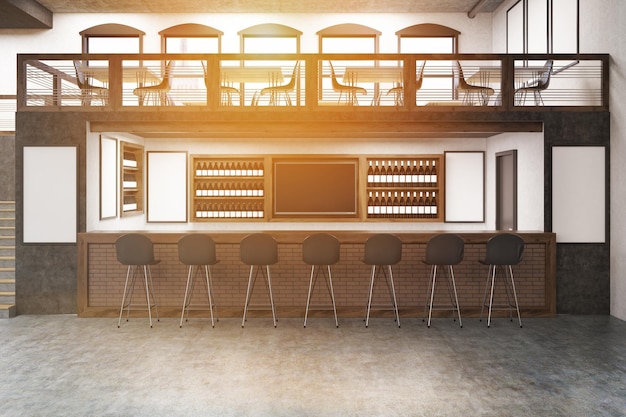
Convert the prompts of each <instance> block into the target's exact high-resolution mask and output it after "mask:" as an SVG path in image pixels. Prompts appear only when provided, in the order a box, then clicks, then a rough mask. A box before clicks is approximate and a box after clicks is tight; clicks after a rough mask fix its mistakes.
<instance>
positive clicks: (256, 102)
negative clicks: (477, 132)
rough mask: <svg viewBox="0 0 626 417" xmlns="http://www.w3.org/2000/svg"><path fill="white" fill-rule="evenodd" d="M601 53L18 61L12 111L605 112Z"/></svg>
mask: <svg viewBox="0 0 626 417" xmlns="http://www.w3.org/2000/svg"><path fill="white" fill-rule="evenodd" d="M608 66H609V56H608V55H606V54H556V55H539V54H533V55H515V54H512V55H509V54H458V55H456V54H455V55H451V54H106V55H104V54H91V55H81V54H21V55H19V58H18V94H17V109H18V111H48V110H65V109H71V110H72V111H77V110H79V111H82V110H87V111H93V110H100V111H102V110H110V111H124V110H127V109H132V110H135V111H136V110H146V111H153V110H155V107H159V110H162V111H163V110H167V111H171V110H174V111H175V110H183V109H184V110H188V109H189V108H196V109H198V108H199V107H201V108H203V109H209V110H219V111H238V112H241V111H254V110H255V109H258V108H259V107H266V108H275V109H276V110H286V109H287V108H297V109H299V110H307V111H315V110H318V109H320V108H323V109H324V110H327V109H330V108H332V109H336V110H337V111H355V110H356V111H365V109H368V110H370V111H372V110H373V111H390V110H393V111H408V112H414V111H428V110H437V109H438V108H440V107H445V108H446V109H448V108H450V107H454V108H455V110H457V111H458V110H461V111H486V110H487V111H516V110H522V111H546V110H548V109H550V110H554V109H555V108H558V109H560V110H563V109H569V110H573V111H576V110H582V109H584V110H586V111H589V110H592V111H593V110H608V71H609V68H608Z"/></svg>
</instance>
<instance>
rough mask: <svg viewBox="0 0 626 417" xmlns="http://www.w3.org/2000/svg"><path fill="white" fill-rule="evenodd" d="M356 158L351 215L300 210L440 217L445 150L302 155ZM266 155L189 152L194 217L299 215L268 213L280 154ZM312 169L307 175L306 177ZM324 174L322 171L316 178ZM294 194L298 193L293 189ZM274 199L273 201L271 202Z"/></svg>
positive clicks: (373, 217) (362, 216) (384, 217)
mask: <svg viewBox="0 0 626 417" xmlns="http://www.w3.org/2000/svg"><path fill="white" fill-rule="evenodd" d="M351 158H354V159H352V160H353V161H354V163H355V164H357V168H358V169H357V171H358V173H359V174H358V177H360V178H357V179H358V181H356V183H355V187H356V188H355V193H356V199H357V200H358V201H357V204H356V207H359V209H358V210H356V211H355V214H354V215H351V216H337V215H336V214H335V215H325V214H324V213H320V214H319V215H317V216H313V215H311V214H310V213H308V214H307V215H303V216H301V218H302V220H310V219H311V218H321V219H326V220H329V221H334V220H349V219H351V220H353V221H389V220H393V221H413V222H441V221H443V214H444V213H443V207H444V201H443V199H444V192H443V172H444V170H443V166H442V165H443V155H437V154H435V155H398V156H380V157H378V156H362V157H347V156H345V155H341V156H337V157H334V156H328V155H326V156H323V158H322V157H319V156H318V157H316V158H312V159H311V158H309V159H307V158H304V159H302V160H300V161H309V160H310V161H317V162H318V163H319V161H320V160H323V161H324V162H328V161H334V160H337V161H345V160H347V159H351ZM284 159H285V158H284V157H282V156H281V157H279V158H278V159H275V158H272V157H269V156H266V157H257V156H232V157H228V156H226V157H222V156H220V157H213V156H210V155H192V156H191V164H190V167H191V173H190V176H191V179H192V180H191V193H190V194H191V195H190V207H191V219H192V221H198V222H202V221H228V220H231V221H232V220H236V221H248V220H249V221H268V220H281V219H282V220H285V218H288V219H290V220H294V219H299V218H300V217H299V216H297V215H293V214H292V215H290V216H284V215H282V214H281V215H280V216H279V215H272V210H271V203H272V202H273V201H274V199H275V198H276V196H274V195H273V192H274V185H273V181H276V180H277V179H276V178H275V177H274V176H273V175H272V164H274V162H275V161H276V160H281V161H282V160H284ZM310 176H311V175H307V177H310ZM321 177H323V175H321V174H320V178H321ZM296 194H297V193H296ZM274 203H275V202H274Z"/></svg>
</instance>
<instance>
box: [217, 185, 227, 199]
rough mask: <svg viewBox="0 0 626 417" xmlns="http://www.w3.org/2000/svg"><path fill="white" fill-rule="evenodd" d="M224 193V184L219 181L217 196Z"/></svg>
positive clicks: (222, 195)
mask: <svg viewBox="0 0 626 417" xmlns="http://www.w3.org/2000/svg"><path fill="white" fill-rule="evenodd" d="M225 193H226V190H224V184H223V183H220V186H219V188H218V190H217V196H218V197H224V196H225Z"/></svg>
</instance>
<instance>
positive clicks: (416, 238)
mask: <svg viewBox="0 0 626 417" xmlns="http://www.w3.org/2000/svg"><path fill="white" fill-rule="evenodd" d="M127 233H143V234H146V235H149V236H150V238H151V239H152V241H153V242H154V243H155V244H168V243H177V242H178V240H179V239H180V238H181V237H183V236H184V235H186V234H190V233H203V234H207V235H209V236H211V237H212V238H213V240H214V241H215V243H217V244H236V243H239V242H240V241H241V239H243V238H244V237H245V236H247V235H248V234H250V233H267V234H270V235H272V236H274V238H275V239H276V240H277V241H278V243H279V244H281V243H282V244H294V243H302V241H303V240H304V239H305V238H306V237H307V236H309V235H311V234H314V233H330V234H333V235H335V236H336V237H337V239H339V241H340V242H341V243H352V244H355V243H356V244H359V243H364V242H365V241H366V240H367V239H368V238H369V237H370V236H372V235H374V234H379V233H391V234H393V235H396V236H398V237H399V238H400V239H401V240H402V242H403V243H404V244H422V243H426V242H428V240H429V239H430V238H432V237H433V236H435V235H437V234H440V233H456V234H458V235H460V236H461V237H462V238H463V239H465V242H466V243H486V242H487V240H489V238H490V237H492V236H493V235H495V234H498V233H504V232H502V231H495V230H491V231H487V230H484V231H456V230H455V231H452V230H428V231H401V232H398V231H393V232H385V231H380V230H376V231H353V230H264V231H233V232H225V231H196V230H194V231H176V232H153V231H145V230H138V231H132V230H128V231H111V232H109V231H102V232H85V233H79V234H78V242H79V244H80V243H87V244H89V243H115V240H116V239H117V238H118V237H120V236H122V235H124V234H127ZM510 233H515V234H518V235H520V236H521V237H522V238H523V239H524V242H526V243H544V244H545V243H552V244H555V243H556V234H555V233H551V232H542V231H514V232H510Z"/></svg>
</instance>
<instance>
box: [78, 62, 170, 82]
mask: <svg viewBox="0 0 626 417" xmlns="http://www.w3.org/2000/svg"><path fill="white" fill-rule="evenodd" d="M77 70H78V71H80V72H82V73H83V74H85V76H86V77H87V78H91V79H94V80H98V81H100V82H101V83H103V84H104V85H108V83H109V78H110V77H109V71H110V68H109V67H105V66H91V65H83V66H79V67H78V68H77ZM122 82H123V83H136V84H137V86H141V85H145V84H146V83H147V84H156V83H159V82H161V79H160V78H159V77H157V76H156V74H155V73H154V72H152V69H151V68H149V67H146V66H136V65H134V66H123V67H122Z"/></svg>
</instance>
